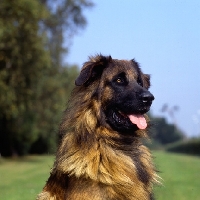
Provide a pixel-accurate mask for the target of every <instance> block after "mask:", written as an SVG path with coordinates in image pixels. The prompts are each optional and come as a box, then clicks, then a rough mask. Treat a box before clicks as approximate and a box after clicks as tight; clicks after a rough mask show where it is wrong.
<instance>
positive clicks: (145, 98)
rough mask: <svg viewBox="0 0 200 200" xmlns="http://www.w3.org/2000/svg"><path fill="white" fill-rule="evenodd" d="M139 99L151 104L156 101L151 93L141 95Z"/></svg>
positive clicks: (146, 92)
mask: <svg viewBox="0 0 200 200" xmlns="http://www.w3.org/2000/svg"><path fill="white" fill-rule="evenodd" d="M139 99H140V100H142V102H143V103H151V102H152V101H153V100H154V96H153V95H152V94H151V93H150V92H149V91H145V92H142V93H140V94H139Z"/></svg>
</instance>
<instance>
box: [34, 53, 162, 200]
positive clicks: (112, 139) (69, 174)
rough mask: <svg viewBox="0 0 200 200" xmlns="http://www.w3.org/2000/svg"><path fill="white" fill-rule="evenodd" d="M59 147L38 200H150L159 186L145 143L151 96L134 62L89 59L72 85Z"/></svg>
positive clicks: (145, 79) (143, 75)
mask: <svg viewBox="0 0 200 200" xmlns="http://www.w3.org/2000/svg"><path fill="white" fill-rule="evenodd" d="M75 84H76V87H75V88H74V90H73V92H72V95H71V99H70V100H69V103H68V108H67V110H66V111H65V113H64V117H63V121H62V123H61V125H60V129H59V132H60V134H61V135H62V140H61V144H60V146H59V148H58V151H57V154H56V160H55V163H54V166H53V168H52V170H51V173H50V177H49V179H48V181H47V183H46V185H45V187H44V189H43V191H42V192H41V193H40V194H39V195H38V198H37V199H38V200H133V199H134V200H136V199H137V200H151V199H153V194H152V186H153V184H154V183H157V182H159V181H158V179H159V177H158V175H157V174H156V170H155V167H154V165H153V164H152V158H151V154H150V152H149V150H148V149H147V148H146V147H145V146H143V145H142V143H141V139H142V138H144V137H147V128H148V124H149V121H148V118H147V116H146V115H145V113H146V112H147V111H149V109H150V106H151V104H152V101H153V100H154V96H153V95H152V94H151V93H150V92H149V91H148V88H149V87H150V77H149V75H147V74H143V73H142V71H141V69H140V67H139V65H138V63H137V62H136V61H135V60H130V61H127V60H117V59H112V58H111V56H108V57H106V56H102V55H97V56H95V57H90V59H89V61H88V62H86V63H85V64H84V65H83V68H82V71H81V72H80V75H79V76H78V78H77V79H76V81H75Z"/></svg>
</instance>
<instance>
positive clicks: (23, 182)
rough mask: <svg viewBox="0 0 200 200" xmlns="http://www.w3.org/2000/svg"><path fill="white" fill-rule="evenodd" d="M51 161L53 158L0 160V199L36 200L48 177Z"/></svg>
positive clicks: (36, 157)
mask: <svg viewBox="0 0 200 200" xmlns="http://www.w3.org/2000/svg"><path fill="white" fill-rule="evenodd" d="M53 159H54V158H53V156H28V157H25V158H20V159H18V158H16V159H2V158H0V199H2V200H3V199H4V200H34V199H36V196H37V194H38V193H39V192H40V191H41V190H42V187H43V186H44V183H45V181H46V180H47V178H48V176H49V172H50V169H51V167H52V164H53Z"/></svg>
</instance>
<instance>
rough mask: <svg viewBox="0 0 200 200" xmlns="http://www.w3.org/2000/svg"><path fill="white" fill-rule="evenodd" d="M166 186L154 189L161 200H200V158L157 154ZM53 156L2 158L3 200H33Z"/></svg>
mask: <svg viewBox="0 0 200 200" xmlns="http://www.w3.org/2000/svg"><path fill="white" fill-rule="evenodd" d="M154 155H155V161H156V164H157V168H158V169H159V171H160V176H161V177H162V178H163V181H162V182H163V186H159V187H156V188H155V196H156V199H159V200H197V199H199V198H200V157H193V156H186V155H179V154H172V153H166V152H162V151H156V152H154ZM53 159H54V158H53V156H28V157H25V158H20V159H3V158H0V199H2V200H34V199H35V198H36V195H37V194H38V193H39V192H40V191H41V189H42V187H43V186H44V183H45V181H46V180H47V178H48V176H49V171H50V168H51V166H52V164H53Z"/></svg>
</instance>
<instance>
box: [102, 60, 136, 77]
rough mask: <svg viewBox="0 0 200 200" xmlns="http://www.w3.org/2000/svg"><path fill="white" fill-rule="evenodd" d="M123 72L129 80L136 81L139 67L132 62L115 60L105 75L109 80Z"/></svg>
mask: <svg viewBox="0 0 200 200" xmlns="http://www.w3.org/2000/svg"><path fill="white" fill-rule="evenodd" d="M122 72H124V73H125V74H126V75H127V76H128V77H129V78H133V79H135V78H136V77H137V76H138V70H137V65H136V64H135V63H134V61H132V60H117V59H113V60H112V62H111V63H109V66H108V67H107V68H106V70H105V71H104V74H106V76H107V77H108V78H109V77H110V78H112V77H113V76H115V75H117V74H120V73H122Z"/></svg>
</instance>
